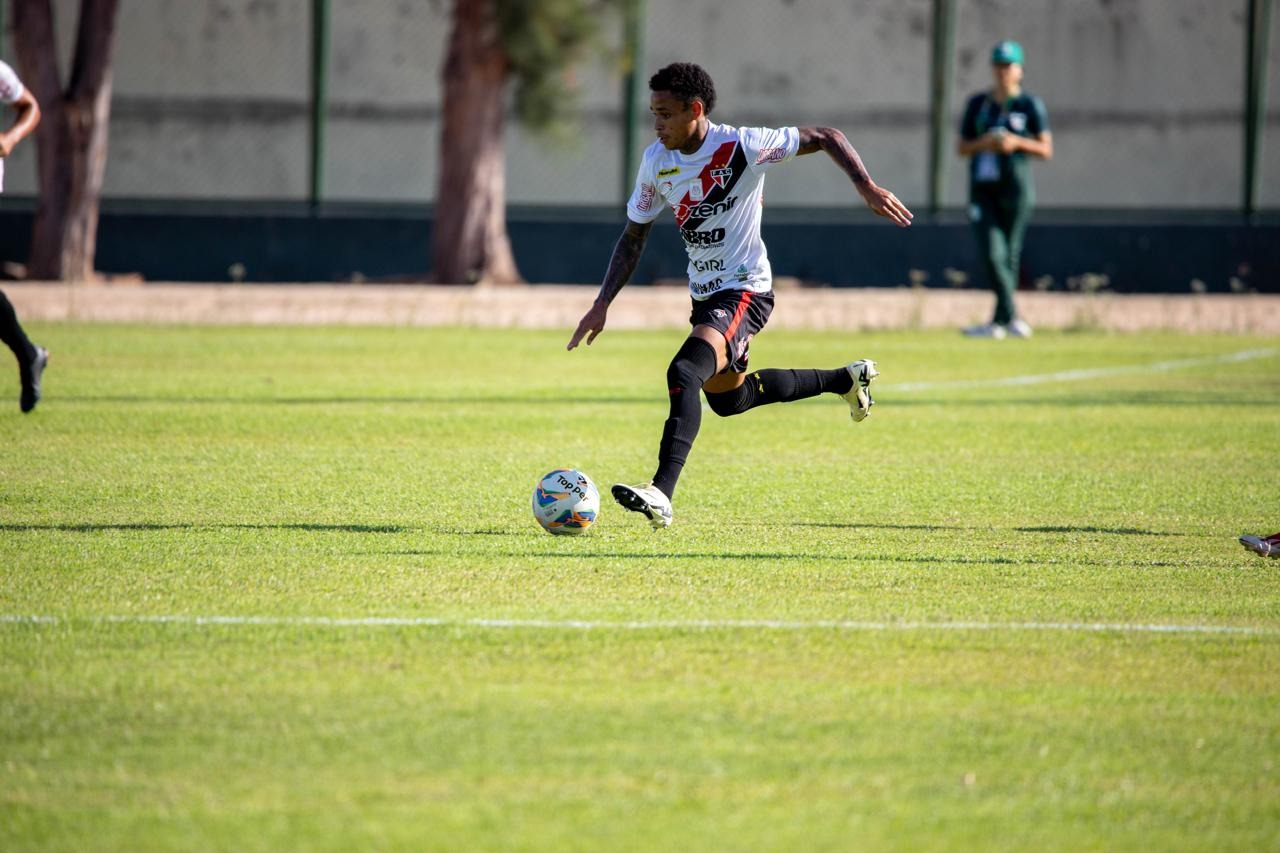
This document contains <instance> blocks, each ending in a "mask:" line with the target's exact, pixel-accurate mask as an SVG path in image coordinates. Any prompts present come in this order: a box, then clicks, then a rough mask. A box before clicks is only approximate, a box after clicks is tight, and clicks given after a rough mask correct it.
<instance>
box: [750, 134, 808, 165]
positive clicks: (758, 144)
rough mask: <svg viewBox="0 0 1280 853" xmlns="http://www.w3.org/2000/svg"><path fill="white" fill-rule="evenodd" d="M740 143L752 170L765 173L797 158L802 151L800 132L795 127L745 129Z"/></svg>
mask: <svg viewBox="0 0 1280 853" xmlns="http://www.w3.org/2000/svg"><path fill="white" fill-rule="evenodd" d="M739 143H740V144H741V145H742V149H743V153H744V154H746V155H747V162H748V163H750V164H751V170H752V171H754V172H764V171H767V170H768V169H769V168H771V167H772V166H774V165H776V164H778V163H785V162H786V161H788V160H790V159H792V158H793V157H795V156H796V152H797V151H799V150H800V131H799V130H798V129H797V128H794V127H776V128H775V127H744V128H743V129H742V134H741V135H740V136H739Z"/></svg>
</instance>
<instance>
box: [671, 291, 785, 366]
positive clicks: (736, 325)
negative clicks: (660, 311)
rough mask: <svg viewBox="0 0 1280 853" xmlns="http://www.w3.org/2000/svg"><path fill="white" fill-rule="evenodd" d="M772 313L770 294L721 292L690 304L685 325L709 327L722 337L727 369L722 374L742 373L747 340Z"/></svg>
mask: <svg viewBox="0 0 1280 853" xmlns="http://www.w3.org/2000/svg"><path fill="white" fill-rule="evenodd" d="M772 313H773V291H769V292H768V293H752V292H751V291H750V290H722V291H720V292H719V293H716V294H713V295H711V296H709V297H707V298H706V299H704V300H703V301H701V302H699V301H697V300H696V299H695V300H694V302H693V312H692V313H690V314H689V323H690V324H691V325H694V326H710V327H712V328H713V329H715V330H716V331H718V332H720V334H722V335H724V339H725V342H726V343H727V344H728V348H729V351H728V352H727V353H726V355H727V356H728V357H729V366H728V367H726V368H725V369H724V372H725V373H746V372H747V357H748V355H749V354H750V353H749V350H750V349H751V339H752V338H753V337H755V335H756V333H757V332H759V331H760V330H761V329H763V328H764V324H765V323H767V322H769V315H770V314H772Z"/></svg>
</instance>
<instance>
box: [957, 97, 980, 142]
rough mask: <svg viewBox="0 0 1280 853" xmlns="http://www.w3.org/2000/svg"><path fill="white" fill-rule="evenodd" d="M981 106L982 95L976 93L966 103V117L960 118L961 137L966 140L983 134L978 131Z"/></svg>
mask: <svg viewBox="0 0 1280 853" xmlns="http://www.w3.org/2000/svg"><path fill="white" fill-rule="evenodd" d="M981 108H982V96H981V95H975V96H974V97H972V98H970V99H969V103H967V104H965V107H964V117H963V118H961V119H960V138H961V139H963V140H965V141H966V142H967V141H969V140H973V139H977V138H978V137H979V136H981V135H982V134H981V133H979V132H978V110H980V109H981Z"/></svg>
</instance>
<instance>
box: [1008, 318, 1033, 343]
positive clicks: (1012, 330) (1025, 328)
mask: <svg viewBox="0 0 1280 853" xmlns="http://www.w3.org/2000/svg"><path fill="white" fill-rule="evenodd" d="M1006 328H1007V329H1008V331H1009V334H1011V335H1013V336H1014V337H1015V338H1029V337H1031V327H1030V326H1029V325H1027V321H1026V320H1023V319H1022V318H1017V319H1015V320H1014V321H1013V322H1012V323H1010V324H1009V325H1008V326H1007V327H1006Z"/></svg>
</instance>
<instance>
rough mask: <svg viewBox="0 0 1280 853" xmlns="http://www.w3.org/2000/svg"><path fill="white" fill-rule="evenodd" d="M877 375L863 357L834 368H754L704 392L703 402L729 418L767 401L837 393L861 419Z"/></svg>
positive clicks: (853, 414)
mask: <svg viewBox="0 0 1280 853" xmlns="http://www.w3.org/2000/svg"><path fill="white" fill-rule="evenodd" d="M878 375H879V372H878V371H877V370H876V366H875V362H873V361H869V360H866V359H863V360H861V361H855V362H853V363H852V364H850V365H848V366H846V367H837V368H835V369H834V370H817V369H808V370H791V369H775V368H771V369H767V370H757V371H755V372H754V373H751V374H748V375H747V376H746V381H745V382H743V383H742V384H741V385H739V386H738V387H737V388H734V389H732V390H729V391H723V392H719V393H712V392H711V391H710V390H708V391H707V404H708V405H709V406H710V407H711V411H713V412H715V413H716V414H717V415H720V416H721V417H726V418H727V417H731V416H733V415H740V414H742V413H743V412H746V411H750V410H751V409H754V408H756V407H757V406H767V405H769V404H770V403H788V402H791V401H792V400H804V399H807V398H809V397H816V396H817V395H819V394H825V393H831V394H839V395H840V396H841V397H844V398H845V400H846V401H848V403H849V414H850V416H851V417H852V418H853V419H854V420H855V421H861V420H863V419H864V418H866V417H867V415H868V414H870V412H871V406H872V405H874V403H875V401H874V400H872V399H871V392H870V390H869V386H870V385H871V380H873V379H875V377H876V376H878Z"/></svg>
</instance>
